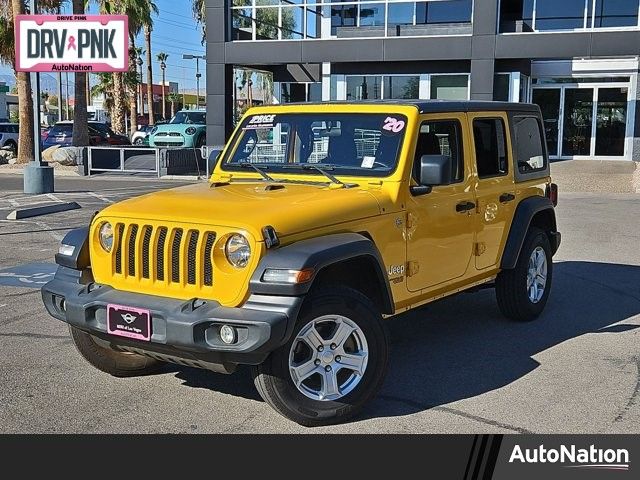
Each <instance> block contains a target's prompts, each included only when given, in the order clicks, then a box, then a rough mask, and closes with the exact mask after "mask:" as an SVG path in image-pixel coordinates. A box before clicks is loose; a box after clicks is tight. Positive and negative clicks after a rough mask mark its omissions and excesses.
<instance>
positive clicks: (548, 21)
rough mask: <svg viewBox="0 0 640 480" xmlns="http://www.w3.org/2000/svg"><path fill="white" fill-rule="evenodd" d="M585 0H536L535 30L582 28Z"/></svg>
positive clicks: (585, 10)
mask: <svg viewBox="0 0 640 480" xmlns="http://www.w3.org/2000/svg"><path fill="white" fill-rule="evenodd" d="M585 6H586V2H585V0H563V1H562V2H559V1H558V0H538V1H537V3H536V30H540V31H544V30H574V29H577V28H584V22H585V14H586V12H587V9H586V8H585Z"/></svg>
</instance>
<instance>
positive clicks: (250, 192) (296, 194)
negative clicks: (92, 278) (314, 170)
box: [99, 182, 380, 238]
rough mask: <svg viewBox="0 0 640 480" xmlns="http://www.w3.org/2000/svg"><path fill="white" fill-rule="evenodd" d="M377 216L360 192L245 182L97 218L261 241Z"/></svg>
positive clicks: (133, 204)
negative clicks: (265, 233)
mask: <svg viewBox="0 0 640 480" xmlns="http://www.w3.org/2000/svg"><path fill="white" fill-rule="evenodd" d="M378 214H380V206H379V204H378V201H377V200H376V198H375V197H374V196H373V195H372V194H371V193H370V192H368V191H366V190H362V189H360V188H350V189H347V188H341V189H336V188H330V187H327V186H323V185H299V184H297V185H292V184H287V183H276V184H273V185H269V184H267V183H262V182H246V183H245V182H243V183H230V184H227V185H222V186H216V187H213V186H211V184H209V183H201V184H197V185H189V186H186V187H179V188H174V189H170V190H164V191H160V192H155V193H150V194H147V195H143V196H141V197H137V198H131V199H129V200H125V201H123V202H120V203H117V204H114V205H111V206H109V207H107V208H106V209H104V210H103V211H102V212H101V213H100V215H99V217H115V218H129V219H138V220H144V219H149V220H157V221H163V220H164V221H179V222H184V223H192V224H201V225H219V226H226V227H233V228H238V229H243V230H246V231H248V232H249V233H251V234H252V235H254V237H255V238H261V237H262V233H261V232H262V228H263V227H265V226H267V225H271V226H272V227H274V228H275V230H276V232H278V235H280V236H281V237H282V236H286V235H291V234H294V233H298V232H301V231H305V230H310V229H313V228H318V227H323V226H327V225H334V224H337V223H342V222H348V221H353V220H358V219H360V218H365V217H371V216H374V215H378Z"/></svg>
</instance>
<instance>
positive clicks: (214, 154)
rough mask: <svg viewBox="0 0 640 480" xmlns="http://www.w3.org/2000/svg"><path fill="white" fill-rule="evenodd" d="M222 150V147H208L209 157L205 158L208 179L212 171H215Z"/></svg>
mask: <svg viewBox="0 0 640 480" xmlns="http://www.w3.org/2000/svg"><path fill="white" fill-rule="evenodd" d="M203 148H204V147H203ZM223 150H224V146H223V145H217V146H215V147H209V157H208V158H207V177H210V176H211V174H212V173H213V171H214V170H215V168H216V165H217V164H218V160H220V155H221V154H222V151H223Z"/></svg>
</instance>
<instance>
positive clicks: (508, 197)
mask: <svg viewBox="0 0 640 480" xmlns="http://www.w3.org/2000/svg"><path fill="white" fill-rule="evenodd" d="M515 199H516V196H515V195H514V194H513V193H503V194H502V195H500V203H508V202H513V201H514V200H515Z"/></svg>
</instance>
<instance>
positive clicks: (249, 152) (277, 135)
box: [223, 113, 407, 176]
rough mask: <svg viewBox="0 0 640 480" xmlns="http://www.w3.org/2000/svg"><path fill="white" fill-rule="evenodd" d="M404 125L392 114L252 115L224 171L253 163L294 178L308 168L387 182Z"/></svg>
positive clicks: (225, 164)
mask: <svg viewBox="0 0 640 480" xmlns="http://www.w3.org/2000/svg"><path fill="white" fill-rule="evenodd" d="M406 125H407V119H406V117H405V116H403V115H393V114H392V115H388V114H360V113H356V114H351V113H335V114H319V113H318V114H316V113H314V114H282V115H253V116H250V117H247V118H245V119H244V121H243V124H242V126H241V129H240V130H239V133H238V135H237V138H236V140H235V149H234V150H231V152H232V153H231V154H229V155H227V157H226V159H225V161H224V163H223V169H225V170H234V169H235V168H237V167H234V165H240V164H242V163H251V164H254V165H257V166H259V167H261V168H267V169H269V170H270V171H281V172H282V171H285V169H286V171H288V172H291V169H292V168H295V166H296V165H299V166H300V169H301V170H302V168H303V167H304V166H305V164H308V165H320V166H323V167H326V168H328V169H331V170H335V172H334V174H338V175H340V174H342V175H355V176H362V175H364V176H385V175H388V174H389V173H391V172H392V171H394V170H395V168H396V165H397V163H398V156H399V153H400V148H401V146H402V141H403V139H404V134H405V130H406ZM305 171H306V172H307V173H312V174H313V173H314V171H313V170H308V169H307V170H305ZM315 173H316V174H320V173H319V172H315Z"/></svg>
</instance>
